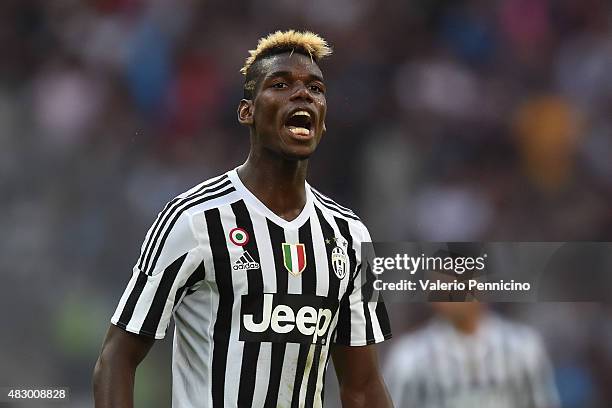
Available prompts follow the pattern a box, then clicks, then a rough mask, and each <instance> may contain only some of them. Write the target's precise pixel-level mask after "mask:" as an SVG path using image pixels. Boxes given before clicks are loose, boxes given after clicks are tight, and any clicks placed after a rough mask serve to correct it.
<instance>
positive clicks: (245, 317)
mask: <svg viewBox="0 0 612 408" xmlns="http://www.w3.org/2000/svg"><path fill="white" fill-rule="evenodd" d="M337 308H338V301H337V300H336V299H328V298H325V297H322V296H313V295H287V294H284V295H281V294H271V293H264V294H263V298H262V295H244V296H242V309H241V313H240V314H241V323H242V324H241V327H240V340H243V341H257V342H262V341H271V342H289V343H313V344H325V342H326V340H327V335H328V333H329V330H330V324H331V322H332V320H333V317H334V314H335V313H336V310H337Z"/></svg>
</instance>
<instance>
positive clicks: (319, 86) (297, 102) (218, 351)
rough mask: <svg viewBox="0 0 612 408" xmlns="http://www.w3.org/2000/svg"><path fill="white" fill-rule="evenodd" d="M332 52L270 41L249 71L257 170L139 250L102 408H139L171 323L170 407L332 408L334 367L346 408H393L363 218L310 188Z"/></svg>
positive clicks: (100, 383)
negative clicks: (141, 369)
mask: <svg viewBox="0 0 612 408" xmlns="http://www.w3.org/2000/svg"><path fill="white" fill-rule="evenodd" d="M329 54H331V49H330V48H329V46H328V45H327V43H326V42H325V40H323V39H322V38H321V37H319V36H318V35H316V34H313V33H310V32H295V31H293V30H291V31H286V32H276V33H274V34H271V35H269V36H267V37H265V38H262V39H261V40H260V41H259V43H258V45H257V48H256V49H255V50H252V51H250V56H249V57H248V58H247V59H246V63H245V65H244V67H243V68H242V73H243V74H244V75H245V82H244V99H242V100H241V101H240V103H239V105H238V112H237V114H238V121H239V122H240V123H241V124H243V125H245V126H246V127H248V129H249V131H250V141H251V149H250V153H249V156H248V158H247V160H246V162H245V163H244V164H243V165H241V166H239V167H238V168H236V169H234V170H230V171H228V172H227V173H225V174H223V175H221V176H219V177H215V178H213V179H211V180H208V181H205V182H203V183H201V184H200V185H198V186H196V187H194V188H192V189H191V190H189V191H187V192H185V193H183V194H181V195H179V196H178V197H176V198H175V199H173V200H172V201H170V202H169V203H168V204H167V205H166V207H165V208H164V209H163V210H162V212H161V213H160V214H159V215H158V217H157V219H156V221H155V222H154V224H153V226H152V227H151V229H150V230H149V232H148V233H147V235H146V238H145V240H144V244H143V245H142V249H141V253H140V257H139V259H138V261H137V263H136V265H135V266H134V270H133V275H132V278H131V280H130V281H129V283H128V285H127V288H126V290H125V292H124V294H123V296H122V297H121V300H120V301H119V305H118V307H117V310H116V312H115V313H114V315H113V317H112V319H111V322H112V325H111V326H110V329H109V331H108V333H107V336H106V339H105V341H104V345H103V348H102V351H101V354H100V357H99V359H98V362H97V364H96V368H95V373H94V396H95V402H96V407H98V408H105V407H131V406H132V404H133V401H132V400H133V384H134V373H135V370H136V366H137V365H138V364H139V363H140V362H141V361H142V359H143V358H144V357H145V356H146V354H147V352H148V350H149V349H150V347H151V346H152V344H153V343H154V339H161V338H163V337H164V335H165V332H166V329H167V326H168V324H169V320H170V317H171V316H173V317H174V321H175V327H176V328H175V332H174V348H173V349H174V350H173V370H172V372H173V390H172V399H173V406H174V407H180V408H192V407H193V408H195V407H197V408H205V407H214V408H217V407H218V408H221V407H255V408H261V407H277V406H278V407H280V406H282V407H321V406H322V405H323V386H324V382H325V371H326V368H327V365H328V361H329V358H330V357H331V358H332V359H333V362H334V366H335V368H336V373H337V377H338V381H339V384H340V395H341V400H342V403H343V406H345V407H372V408H373V407H389V406H391V402H390V399H389V397H388V394H387V391H386V388H385V385H384V383H383V380H382V375H381V374H380V372H379V368H378V363H377V354H376V350H375V346H374V343H378V342H381V341H383V340H385V339H388V338H390V337H391V332H390V328H389V321H388V318H387V313H386V310H385V307H384V304H383V303H382V302H370V301H366V300H364V297H362V294H361V289H362V287H361V282H362V279H361V275H362V274H363V273H364V272H363V271H362V268H361V264H360V263H361V262H360V258H361V244H362V242H364V241H369V240H370V236H369V233H368V231H367V229H366V227H365V226H364V225H363V224H362V222H361V221H360V219H359V218H358V217H357V216H356V215H355V214H354V213H353V212H352V211H351V210H349V209H347V208H346V207H343V206H341V205H339V204H337V203H335V202H334V201H333V200H331V199H330V198H328V197H326V196H325V195H323V194H322V193H320V192H318V191H317V190H315V189H314V188H313V187H311V186H310V185H309V184H308V183H307V182H306V180H305V179H306V174H307V167H308V158H309V157H310V155H311V154H313V152H314V151H315V149H316V147H317V145H318V144H319V141H320V140H321V137H322V136H323V134H324V133H325V114H326V111H327V105H326V100H325V90H326V85H325V81H324V79H323V74H322V72H321V69H320V67H319V62H320V61H321V60H322V59H323V58H324V57H326V56H328V55H329Z"/></svg>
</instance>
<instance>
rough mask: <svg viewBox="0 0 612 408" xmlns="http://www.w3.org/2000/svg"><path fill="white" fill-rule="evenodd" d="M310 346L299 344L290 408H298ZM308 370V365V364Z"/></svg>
mask: <svg viewBox="0 0 612 408" xmlns="http://www.w3.org/2000/svg"><path fill="white" fill-rule="evenodd" d="M310 346H312V345H311V344H300V351H299V354H298V358H297V366H296V368H295V379H294V381H293V394H292V395H291V408H298V407H299V402H300V391H301V389H302V379H303V378H304V371H305V370H306V361H307V359H308V355H309V354H310V352H311V349H310ZM309 368H310V364H309Z"/></svg>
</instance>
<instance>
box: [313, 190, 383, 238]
mask: <svg viewBox="0 0 612 408" xmlns="http://www.w3.org/2000/svg"><path fill="white" fill-rule="evenodd" d="M308 187H309V189H310V191H311V194H312V197H313V202H314V206H315V207H316V208H317V211H320V212H321V213H323V214H325V215H327V216H329V217H333V218H334V219H335V220H336V223H337V224H340V225H342V226H343V227H344V228H346V229H347V233H350V235H351V236H352V237H353V240H355V241H357V242H370V241H371V240H372V239H371V237H370V232H369V231H368V228H367V227H366V226H365V224H364V223H363V221H362V220H361V218H359V216H357V214H355V212H354V211H353V210H351V209H350V208H348V207H345V206H343V205H341V204H338V203H337V202H336V201H335V200H333V199H331V198H330V197H329V196H327V195H325V194H323V193H322V192H320V191H319V190H317V189H316V188H314V187H312V186H311V185H308Z"/></svg>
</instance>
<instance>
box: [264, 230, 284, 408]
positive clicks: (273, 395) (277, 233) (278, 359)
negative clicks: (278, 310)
mask: <svg viewBox="0 0 612 408" xmlns="http://www.w3.org/2000/svg"><path fill="white" fill-rule="evenodd" d="M266 222H267V227H268V232H269V233H270V244H271V246H272V248H271V249H272V254H273V260H274V266H275V270H276V293H279V294H285V293H287V275H288V273H287V270H286V269H285V267H284V265H283V254H282V243H283V242H284V241H285V236H284V232H283V229H282V228H281V227H279V226H278V225H276V224H274V223H273V222H272V221H270V220H266ZM286 346H287V345H286V344H284V343H272V358H271V360H270V380H269V381H268V391H267V393H266V401H265V404H264V407H265V408H276V406H277V401H278V394H279V389H280V382H281V373H282V371H283V362H284V361H285V349H286Z"/></svg>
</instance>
